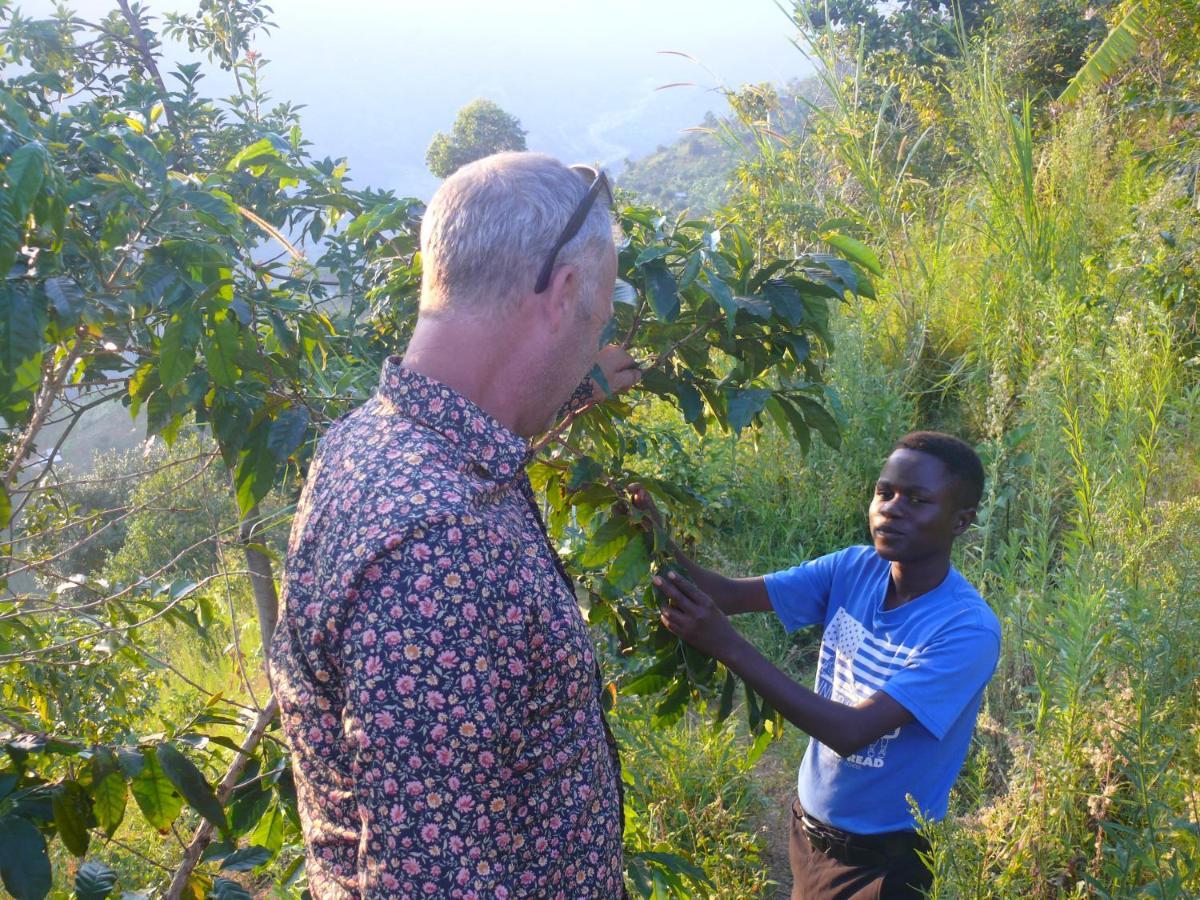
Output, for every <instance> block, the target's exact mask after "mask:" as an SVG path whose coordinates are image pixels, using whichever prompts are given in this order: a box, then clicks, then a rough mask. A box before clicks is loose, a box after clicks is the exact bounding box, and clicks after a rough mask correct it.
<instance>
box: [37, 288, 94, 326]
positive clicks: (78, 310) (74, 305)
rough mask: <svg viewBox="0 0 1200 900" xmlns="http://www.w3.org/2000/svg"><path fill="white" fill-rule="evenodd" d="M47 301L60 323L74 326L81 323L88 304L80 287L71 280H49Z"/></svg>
mask: <svg viewBox="0 0 1200 900" xmlns="http://www.w3.org/2000/svg"><path fill="white" fill-rule="evenodd" d="M45 288H46V299H48V300H49V301H50V307H51V308H52V309H53V310H54V315H55V316H56V317H57V319H58V321H59V322H61V323H63V324H65V325H74V324H75V323H76V322H78V321H79V316H80V315H81V314H82V313H83V310H84V307H85V305H86V303H87V300H86V298H85V297H84V296H83V291H81V290H80V289H79V285H78V284H76V283H75V282H74V280H72V279H70V278H60V277H56V278H47V279H46V285H45Z"/></svg>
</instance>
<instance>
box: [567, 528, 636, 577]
mask: <svg viewBox="0 0 1200 900" xmlns="http://www.w3.org/2000/svg"><path fill="white" fill-rule="evenodd" d="M630 537H631V531H630V527H629V521H628V520H627V519H625V518H624V517H622V516H614V517H613V518H611V519H606V520H605V521H604V522H603V523H601V524H600V526H599V527H598V528H597V529H596V531H595V532H594V533H593V534H592V535H591V537H590V538H588V542H587V546H586V547H584V548H583V552H582V553H581V554H580V555H579V565H580V566H582V567H583V568H585V569H590V568H593V567H595V566H600V565H603V564H604V563H606V562H608V561H609V560H610V559H612V558H613V557H614V556H616V555H617V553H618V552H619V551H620V549H621V548H622V547H624V546H625V542H626V541H628V540H629V539H630Z"/></svg>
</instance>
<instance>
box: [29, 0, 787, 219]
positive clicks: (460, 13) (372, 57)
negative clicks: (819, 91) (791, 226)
mask: <svg viewBox="0 0 1200 900" xmlns="http://www.w3.org/2000/svg"><path fill="white" fill-rule="evenodd" d="M785 2H786V0H785ZM15 5H16V6H18V7H20V8H21V9H22V11H23V12H24V13H25V14H27V15H38V14H43V13H46V12H48V11H49V9H50V8H51V4H50V2H49V0H17V2H16V4H15ZM69 5H70V6H71V7H72V8H73V9H75V10H76V12H78V13H79V14H80V15H83V16H88V17H90V16H95V15H97V14H101V13H103V12H106V11H107V10H109V9H112V8H115V6H116V4H115V2H113V0H73V2H71V3H69ZM143 5H145V6H146V7H148V8H149V9H150V10H151V12H162V11H165V10H188V9H194V8H195V5H194V2H184V0H144V4H143ZM272 6H273V8H274V10H275V16H274V18H275V21H276V23H277V24H278V26H279V27H278V29H277V30H275V31H274V32H272V33H271V34H270V36H269V37H267V38H266V39H265V40H263V41H261V42H260V45H259V46H258V47H257V48H256V49H258V50H259V51H260V52H261V53H263V54H264V55H265V56H266V57H267V58H268V59H270V60H271V64H270V66H269V68H268V70H267V84H268V87H269V89H270V91H271V92H272V94H273V95H274V97H275V98H276V99H280V100H282V99H288V100H292V101H294V102H297V103H303V104H305V105H306V107H307V108H306V109H305V110H304V112H303V121H304V130H305V134H306V136H307V137H308V138H309V139H310V140H312V141H313V142H314V143H315V145H316V147H315V149H316V150H317V151H318V153H319V154H321V155H326V154H328V155H332V156H347V157H349V159H350V170H351V174H352V175H353V176H354V177H355V180H356V181H357V182H358V183H360V184H372V185H375V186H378V187H387V188H391V189H393V190H395V191H397V192H398V193H401V194H411V195H416V196H422V197H427V196H428V195H429V193H431V191H432V190H433V188H434V187H435V186H436V184H437V181H436V179H434V178H433V176H432V175H430V174H429V173H428V171H427V170H426V169H425V164H424V154H425V148H426V147H427V146H428V144H429V140H430V138H431V137H432V136H433V134H434V132H436V131H439V130H448V129H449V127H450V125H451V123H452V122H453V119H454V114H455V112H456V111H457V110H458V108H459V107H461V106H462V105H463V104H465V103H467V102H469V101H470V100H472V99H474V98H476V97H486V98H488V99H491V100H494V101H495V102H497V103H499V104H500V105H501V106H502V107H504V108H505V109H506V110H508V111H509V112H511V113H513V114H514V115H516V116H517V117H518V118H519V119H520V120H521V122H522V124H523V126H524V127H525V129H526V130H527V131H528V137H527V140H528V143H529V146H530V148H531V149H538V150H544V151H546V152H548V153H552V154H554V155H556V156H559V157H561V158H563V159H565V160H567V161H587V162H596V161H599V162H601V163H604V164H606V165H610V166H619V164H620V162H621V161H622V160H623V159H624V158H625V157H627V156H629V157H637V156H639V155H642V154H644V153H647V152H649V151H651V150H653V149H654V148H655V146H657V145H658V144H661V143H668V142H670V141H671V140H673V139H674V137H675V136H676V135H677V134H678V133H679V131H680V130H681V129H684V128H687V127H689V126H691V125H695V124H697V123H698V122H699V121H700V119H701V118H702V117H703V115H704V112H705V111H706V110H708V109H713V110H717V111H721V110H723V109H724V106H725V104H724V100H723V99H722V97H721V96H720V95H719V93H716V92H715V91H714V90H713V89H715V88H717V87H718V86H719V85H720V84H725V85H728V86H731V87H736V86H738V85H740V84H743V83H747V82H758V81H775V82H785V81H787V80H789V79H791V78H794V77H797V76H800V75H803V74H804V73H805V72H806V70H807V65H806V63H805V61H804V59H803V57H802V56H801V55H800V53H799V51H797V50H796V49H795V48H794V47H793V46H792V45H791V43H790V42H789V38H790V36H791V33H792V30H791V27H790V24H789V22H788V19H787V17H786V16H785V15H784V13H783V12H781V11H780V9H779V7H778V6H777V5H776V3H775V0H605V2H602V3H597V2H594V0H593V2H579V0H557V2H554V0H507V2H505V0H491V2H484V0H442V2H436V3H418V2H404V0H392V2H385V0H332V2H331V0H275V2H274V3H273V4H272ZM166 49H167V53H168V55H173V54H178V53H179V52H180V50H179V48H175V47H172V46H171V45H170V44H168V46H167V48H166ZM662 50H674V51H679V52H683V53H687V54H690V55H691V56H693V57H695V58H696V59H697V60H699V62H700V63H702V64H703V65H697V64H696V63H693V62H690V61H688V60H686V59H684V58H681V57H679V56H669V55H662V54H661V53H659V52H658V51H662ZM706 70H707V71H706ZM214 77H216V76H214ZM671 82H695V83H696V84H697V85H698V86H697V87H681V88H671V89H668V90H655V89H656V88H657V87H659V86H661V85H665V84H668V83H671ZM210 90H212V88H210ZM220 92H222V93H223V92H224V90H223V89H222V90H221V91H220Z"/></svg>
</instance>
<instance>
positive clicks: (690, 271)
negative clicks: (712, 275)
mask: <svg viewBox="0 0 1200 900" xmlns="http://www.w3.org/2000/svg"><path fill="white" fill-rule="evenodd" d="M703 262H704V254H703V253H699V252H697V253H693V254H691V255H690V256H689V257H688V261H687V262H686V263H684V266H683V274H682V275H681V276H680V278H679V290H681V291H686V290H687V289H688V288H690V287H691V286H692V282H694V281H695V280H696V276H697V275H699V274H700V266H701V264H702V263H703Z"/></svg>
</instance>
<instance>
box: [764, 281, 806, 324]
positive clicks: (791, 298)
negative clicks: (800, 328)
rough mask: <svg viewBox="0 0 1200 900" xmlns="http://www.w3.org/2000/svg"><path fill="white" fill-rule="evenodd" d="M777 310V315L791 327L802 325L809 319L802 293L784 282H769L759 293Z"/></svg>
mask: <svg viewBox="0 0 1200 900" xmlns="http://www.w3.org/2000/svg"><path fill="white" fill-rule="evenodd" d="M759 293H760V296H762V297H763V298H765V299H766V300H767V302H768V303H770V304H771V308H772V309H773V310H775V315H777V316H778V317H779V318H781V319H782V320H783V321H785V322H787V323H788V324H789V325H792V326H795V325H800V324H802V323H803V322H804V320H805V318H807V313H806V312H805V309H804V300H803V298H801V296H800V292H799V291H798V290H796V288H794V287H792V286H791V285H790V284H787V283H786V282H783V281H768V282H767V283H766V284H764V285H763V286H762V290H761V291H760V292H759Z"/></svg>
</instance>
